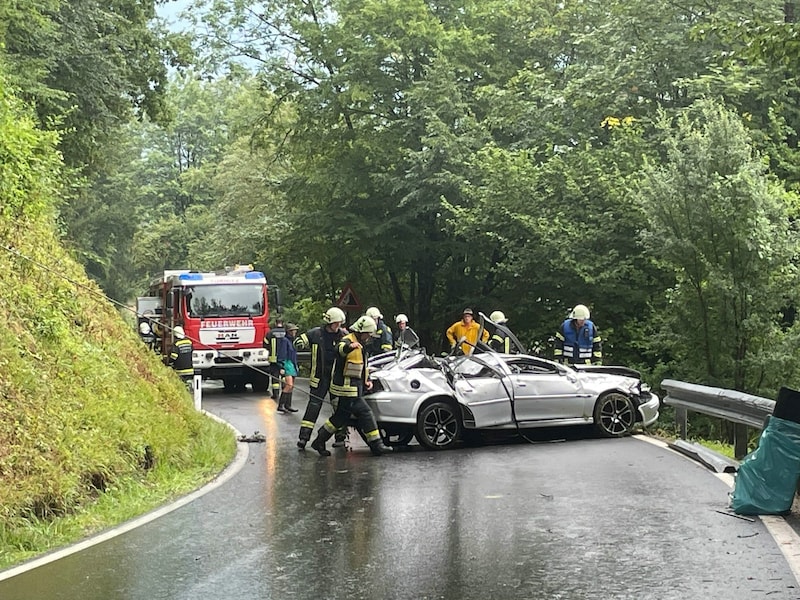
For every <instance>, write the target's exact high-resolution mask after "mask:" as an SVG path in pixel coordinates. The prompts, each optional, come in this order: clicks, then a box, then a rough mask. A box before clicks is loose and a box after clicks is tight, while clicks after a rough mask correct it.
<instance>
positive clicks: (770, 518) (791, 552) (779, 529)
mask: <svg viewBox="0 0 800 600" xmlns="http://www.w3.org/2000/svg"><path fill="white" fill-rule="evenodd" d="M633 437H635V438H636V439H637V440H641V441H643V442H647V443H648V444H653V445H654V446H658V447H660V448H664V449H665V450H669V451H671V452H674V453H675V454H677V455H678V456H682V457H683V458H685V459H687V460H690V461H692V462H694V463H695V464H696V461H694V460H692V459H691V458H690V457H689V456H686V455H685V454H683V453H682V452H677V451H675V450H673V449H672V448H670V447H669V445H667V444H666V443H665V442H662V441H661V440H657V439H655V438H651V437H648V436H646V435H634V436H633ZM714 475H716V476H717V478H718V479H719V480H721V481H722V482H724V483H725V484H727V486H728V487H729V488H731V489H733V486H734V483H735V478H734V476H733V475H731V474H730V473H714ZM754 516H757V517H758V518H759V519H761V522H762V523H764V527H766V529H767V531H768V532H769V534H770V535H771V536H772V539H773V540H775V543H776V544H777V545H778V548H780V550H781V553H782V554H783V557H784V558H785V559H786V562H787V563H788V564H789V569H791V571H792V575H794V578H795V581H797V583H798V585H800V535H797V532H796V531H795V530H794V529H792V526H791V525H789V523H787V522H786V519H784V518H783V517H781V516H779V515H754Z"/></svg>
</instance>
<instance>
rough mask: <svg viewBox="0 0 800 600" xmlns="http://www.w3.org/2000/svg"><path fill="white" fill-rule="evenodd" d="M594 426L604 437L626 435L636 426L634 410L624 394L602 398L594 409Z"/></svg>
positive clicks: (608, 395)
mask: <svg viewBox="0 0 800 600" xmlns="http://www.w3.org/2000/svg"><path fill="white" fill-rule="evenodd" d="M594 424H595V426H596V427H597V429H598V430H599V431H600V433H601V434H602V435H604V436H606V437H621V436H623V435H628V434H629V433H630V432H631V430H632V429H633V426H634V425H635V424H636V409H635V408H634V407H633V402H631V399H630V398H628V397H627V396H626V395H624V394H620V393H618V392H612V393H610V394H606V395H605V396H602V397H601V398H600V399H599V400H598V401H597V404H596V405H595V407H594Z"/></svg>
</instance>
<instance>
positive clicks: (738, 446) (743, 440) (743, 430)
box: [733, 423, 747, 460]
mask: <svg viewBox="0 0 800 600" xmlns="http://www.w3.org/2000/svg"><path fill="white" fill-rule="evenodd" d="M746 455H747V425H742V424H741V423H735V424H734V426H733V456H734V457H735V458H736V460H741V459H743V458H744V457H745V456H746Z"/></svg>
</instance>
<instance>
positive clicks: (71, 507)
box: [0, 77, 235, 567]
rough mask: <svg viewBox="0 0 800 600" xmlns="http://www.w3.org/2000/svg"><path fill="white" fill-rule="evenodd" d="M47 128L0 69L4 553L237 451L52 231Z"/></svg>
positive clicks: (0, 499) (13, 556) (55, 182)
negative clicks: (12, 89)
mask: <svg viewBox="0 0 800 600" xmlns="http://www.w3.org/2000/svg"><path fill="white" fill-rule="evenodd" d="M54 142H55V140H54V139H53V137H52V136H51V135H50V134H44V133H42V132H41V131H39V130H37V128H36V127H35V124H34V122H33V120H32V119H31V118H30V117H29V115H28V112H27V111H26V109H25V107H24V106H22V105H21V103H20V102H19V101H18V100H17V99H16V98H15V97H14V96H13V95H12V94H11V93H10V92H9V91H8V90H7V88H6V87H5V85H4V84H3V81H2V77H0V282H1V284H0V332H2V335H0V567H2V566H6V565H8V564H10V563H12V562H14V561H16V560H19V559H21V558H25V557H27V556H29V555H31V554H35V553H37V552H40V551H43V550H46V549H48V548H49V547H51V546H54V545H60V544H63V543H64V542H66V541H69V540H70V539H72V538H74V537H76V536H80V535H83V534H85V533H89V531H90V530H91V529H93V528H97V527H103V526H106V525H108V524H109V522H113V521H115V520H122V519H124V518H128V517H130V516H131V515H130V514H125V512H126V511H127V512H130V510H131V509H130V505H128V508H126V509H125V510H123V511H122V512H120V514H115V513H114V511H113V510H112V511H110V514H104V515H103V516H100V517H98V518H97V519H84V520H81V519H80V518H77V519H76V516H78V517H79V516H80V515H83V514H89V513H92V511H93V510H94V511H96V507H97V506H99V505H103V504H104V503H105V504H106V506H107V505H108V498H109V497H113V498H114V503H121V504H122V505H125V499H124V496H125V495H126V494H129V495H132V496H134V497H136V498H137V500H136V502H135V503H134V504H135V505H136V506H137V507H139V508H140V509H141V510H142V511H144V510H147V509H148V508H151V506H148V504H153V503H156V502H159V501H162V500H163V499H165V498H167V497H169V496H170V495H173V494H176V493H179V492H181V491H186V490H187V489H188V488H190V487H192V486H193V485H196V484H198V483H200V482H201V481H202V480H203V479H208V478H209V477H210V476H211V475H213V474H215V473H217V472H218V471H219V470H220V469H221V468H223V467H224V465H225V464H226V463H227V462H228V461H229V460H230V459H231V458H232V456H233V453H234V452H235V440H234V439H233V435H232V433H231V431H230V430H229V429H228V428H226V427H225V426H223V425H220V424H219V423H217V422H215V421H212V420H210V419H208V418H207V417H204V416H203V415H202V414H199V413H197V412H196V411H195V410H194V407H193V404H192V399H191V398H190V396H189V394H188V393H187V392H186V390H185V388H183V386H182V385H181V383H180V381H179V380H178V378H177V377H176V376H175V375H174V374H173V373H172V372H171V371H170V370H169V369H168V368H166V367H164V366H163V365H162V364H161V363H160V362H159V361H158V360H157V358H156V357H155V356H154V355H153V354H152V353H150V352H148V351H147V350H146V349H145V348H144V347H143V346H142V345H141V343H140V342H139V340H138V337H137V336H136V334H135V332H134V331H132V329H131V327H130V326H129V325H127V324H126V322H125V321H124V320H123V319H122V318H121V316H120V314H119V313H118V311H117V310H116V309H115V308H114V306H113V305H112V304H110V303H109V302H108V301H106V300H105V299H104V297H103V295H102V293H101V291H100V290H99V289H98V288H97V286H96V285H94V284H93V283H92V282H91V281H90V280H89V279H88V278H87V276H86V274H85V272H84V271H83V269H82V267H81V266H80V265H79V264H78V263H77V262H76V261H74V260H73V259H72V258H71V257H70V256H69V253H68V252H67V251H66V250H65V249H64V247H63V246H62V245H61V244H60V242H59V240H58V237H57V235H56V233H55V231H56V229H55V220H54V218H53V215H54V214H55V208H56V206H57V203H58V199H59V193H60V190H59V181H60V175H59V174H60V171H61V163H60V159H59V156H58V154H57V152H56V151H55V150H54ZM133 512H136V509H134V510H133ZM61 522H67V523H72V526H71V527H70V526H64V527H61V526H59V523H61ZM75 523H78V524H79V525H78V526H77V527H76V526H75ZM43 532H51V533H50V534H47V533H43Z"/></svg>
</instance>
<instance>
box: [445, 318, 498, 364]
mask: <svg viewBox="0 0 800 600" xmlns="http://www.w3.org/2000/svg"><path fill="white" fill-rule="evenodd" d="M480 328H481V326H480V325H478V324H477V323H476V322H475V321H474V315H473V314H472V309H471V308H465V309H464V310H463V311H462V312H461V320H460V321H456V322H455V323H453V324H452V325H450V327H448V328H447V331H446V332H445V335H446V336H447V340H448V341H449V342H450V349H451V350H452V349H453V348H455V347H456V344H457V343H458V341H459V340H460V339H461V338H462V337H463V338H464V340H465V341H464V342H462V343H461V351H462V352H463V353H464V354H472V353H473V352H474V350H475V345H476V344H477V343H478V331H479V330H480ZM481 341H482V342H484V343H485V342H488V341H489V332H488V331H486V329H485V328H484V330H483V335H482V336H481Z"/></svg>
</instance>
